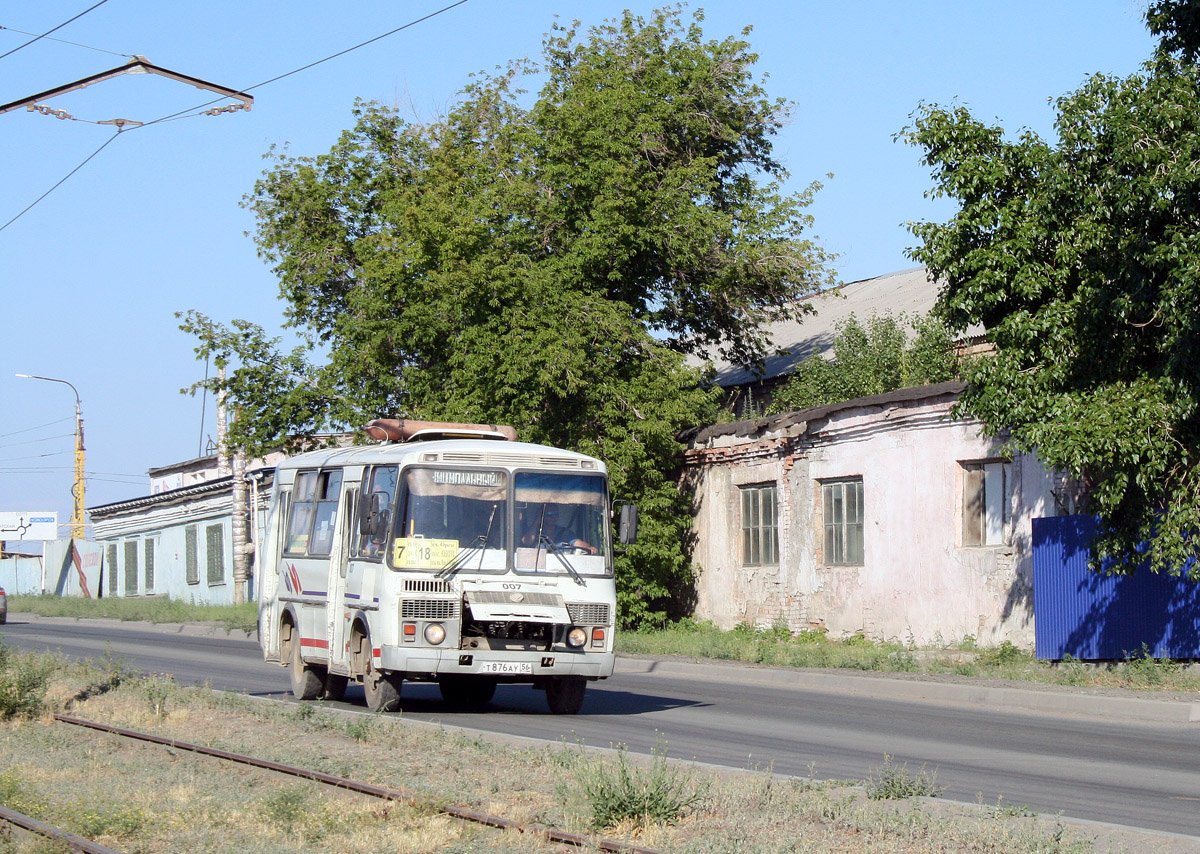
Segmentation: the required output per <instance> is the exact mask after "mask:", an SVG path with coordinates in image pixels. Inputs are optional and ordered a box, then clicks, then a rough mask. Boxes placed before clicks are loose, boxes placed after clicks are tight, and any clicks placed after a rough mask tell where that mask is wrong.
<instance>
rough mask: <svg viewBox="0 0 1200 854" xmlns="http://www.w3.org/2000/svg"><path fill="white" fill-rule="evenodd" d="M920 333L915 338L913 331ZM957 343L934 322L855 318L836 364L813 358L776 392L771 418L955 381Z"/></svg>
mask: <svg viewBox="0 0 1200 854" xmlns="http://www.w3.org/2000/svg"><path fill="white" fill-rule="evenodd" d="M909 329H911V330H912V331H913V333H914V335H913V337H912V338H911V340H910V338H909V334H908V330H909ZM957 371H958V360H957V357H956V356H955V352H954V340H953V338H952V337H951V335H950V333H949V331H948V330H947V329H946V327H945V325H944V324H943V323H941V321H939V320H938V319H937V318H934V317H918V318H907V317H904V316H901V317H896V316H894V315H892V314H884V315H878V314H872V315H871V316H870V317H868V318H867V321H866V323H865V324H864V323H862V322H861V321H859V319H858V318H857V317H856V316H855V315H850V317H849V318H848V319H847V320H845V321H844V322H843V323H841V324H839V325H838V327H837V335H836V336H835V337H834V340H833V358H832V359H829V358H826V357H825V355H824V354H821V353H813V354H812V355H810V356H809V357H808V358H806V359H804V361H802V362H801V363H800V364H799V365H798V366H797V367H796V370H795V372H794V373H793V374H792V375H791V376H790V377H788V380H787V382H786V383H784V385H783V386H782V387H781V388H780V389H779V390H778V391H776V392H775V395H774V396H773V397H772V399H771V405H770V406H769V407H768V410H767V412H768V414H773V413H779V412H793V411H795V410H797V409H805V408H807V407H810V406H824V405H825V404H828V403H838V402H840V401H843V400H853V399H854V398H856V397H868V396H870V395H873V394H882V393H884V392H886V391H894V390H896V389H898V388H910V387H913V386H920V385H927V384H930V383H939V382H945V381H946V380H951V379H954V377H955V376H956V374H957Z"/></svg>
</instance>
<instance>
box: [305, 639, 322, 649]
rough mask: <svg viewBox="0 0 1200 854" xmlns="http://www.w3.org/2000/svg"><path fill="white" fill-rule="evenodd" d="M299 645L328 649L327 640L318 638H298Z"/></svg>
mask: <svg viewBox="0 0 1200 854" xmlns="http://www.w3.org/2000/svg"><path fill="white" fill-rule="evenodd" d="M300 646H314V647H316V648H317V649H329V641H327V640H320V639H318V638H300Z"/></svg>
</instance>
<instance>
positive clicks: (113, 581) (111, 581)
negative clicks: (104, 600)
mask: <svg viewBox="0 0 1200 854" xmlns="http://www.w3.org/2000/svg"><path fill="white" fill-rule="evenodd" d="M104 563H105V564H106V567H105V572H107V573H108V595H109V596H116V595H117V544H116V543H109V544H108V553H107V554H106V555H105V557H104Z"/></svg>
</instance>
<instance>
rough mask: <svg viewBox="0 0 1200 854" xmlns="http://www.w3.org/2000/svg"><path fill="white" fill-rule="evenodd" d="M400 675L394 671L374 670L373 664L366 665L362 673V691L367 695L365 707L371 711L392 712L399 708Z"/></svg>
mask: <svg viewBox="0 0 1200 854" xmlns="http://www.w3.org/2000/svg"><path fill="white" fill-rule="evenodd" d="M401 683H402V680H401V677H400V676H398V675H397V674H395V673H390V672H384V671H382V670H376V669H375V665H374V664H368V665H367V672H366V673H364V674H363V693H364V694H365V695H366V697H367V708H368V709H370V710H371V711H372V712H394V711H396V709H398V708H400V685H401Z"/></svg>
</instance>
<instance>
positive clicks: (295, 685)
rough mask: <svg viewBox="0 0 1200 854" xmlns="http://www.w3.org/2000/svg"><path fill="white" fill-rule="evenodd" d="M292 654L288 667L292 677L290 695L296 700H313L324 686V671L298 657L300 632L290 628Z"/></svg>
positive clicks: (319, 694)
mask: <svg viewBox="0 0 1200 854" xmlns="http://www.w3.org/2000/svg"><path fill="white" fill-rule="evenodd" d="M291 647H292V655H291V664H290V665H289V669H290V670H291V673H290V674H289V675H290V676H291V677H292V696H293V697H295V698H296V699H297V700H315V699H317V697H319V696H321V691H322V690H323V689H324V688H325V673H324V670H323V669H318V668H316V667H314V666H312V665H311V664H305V663H304V659H303V658H301V657H300V632H299V631H297V630H296V629H295V628H293V629H292V642H291Z"/></svg>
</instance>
